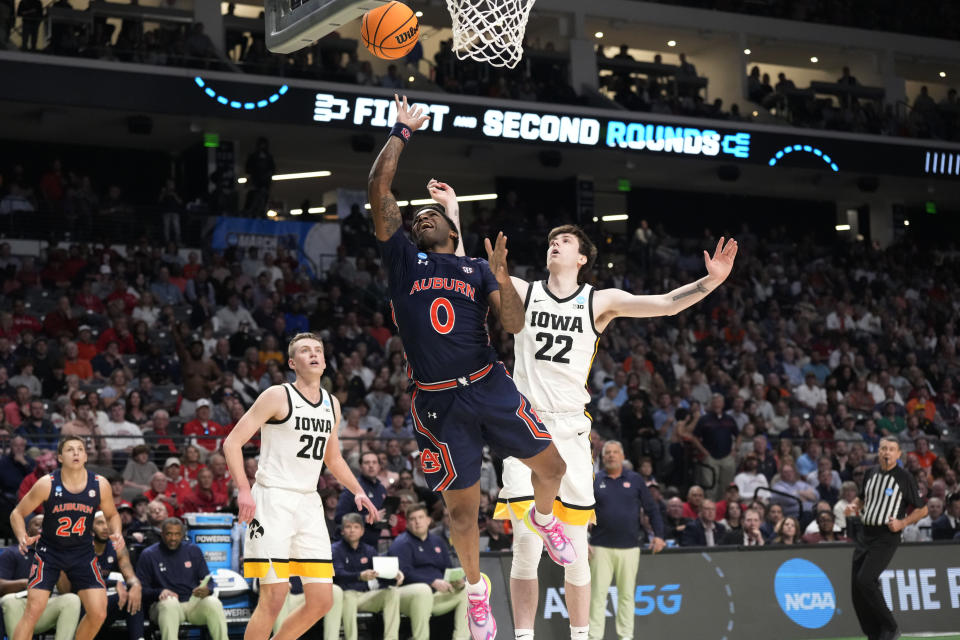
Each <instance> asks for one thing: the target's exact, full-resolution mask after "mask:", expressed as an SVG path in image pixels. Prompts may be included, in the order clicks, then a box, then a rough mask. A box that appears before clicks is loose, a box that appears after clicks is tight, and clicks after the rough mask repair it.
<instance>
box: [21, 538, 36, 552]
mask: <svg viewBox="0 0 960 640" xmlns="http://www.w3.org/2000/svg"><path fill="white" fill-rule="evenodd" d="M39 539H40V536H39V535H36V536H23V537H22V538H20V541H19V542H20V553H22V554H23V555H27V551H29V550H30V547H32V546H33V544H34V543H35V542H36V541H37V540H39Z"/></svg>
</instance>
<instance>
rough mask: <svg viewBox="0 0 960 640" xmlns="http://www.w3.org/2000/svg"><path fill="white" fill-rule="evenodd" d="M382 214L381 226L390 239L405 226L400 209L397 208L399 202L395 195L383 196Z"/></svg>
mask: <svg viewBox="0 0 960 640" xmlns="http://www.w3.org/2000/svg"><path fill="white" fill-rule="evenodd" d="M380 214H381V217H382V220H381V223H380V224H381V226H382V228H383V232H384V233H385V234H387V237H388V238H389V237H390V236H392V235H393V234H394V233H396V231H397V229H399V228H400V225H402V224H403V216H401V215H400V207H399V206H397V200H396V198H394V197H393V194H390V195H386V196H383V198H381V199H380Z"/></svg>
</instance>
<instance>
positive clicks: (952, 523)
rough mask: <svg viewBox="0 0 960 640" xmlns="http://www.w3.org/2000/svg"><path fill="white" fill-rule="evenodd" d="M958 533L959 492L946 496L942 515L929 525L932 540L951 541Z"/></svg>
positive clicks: (959, 513)
mask: <svg viewBox="0 0 960 640" xmlns="http://www.w3.org/2000/svg"><path fill="white" fill-rule="evenodd" d="M958 533H960V491H956V492H954V493H951V494H950V495H948V496H947V504H946V508H945V509H944V510H943V515H942V516H940V517H939V518H937V519H936V520H934V521H933V522H932V523H930V535H931V537H932V538H933V539H934V540H953V539H954V537H955V536H956V535H957V534H958Z"/></svg>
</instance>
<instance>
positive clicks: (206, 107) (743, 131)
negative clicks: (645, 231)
mask: <svg viewBox="0 0 960 640" xmlns="http://www.w3.org/2000/svg"><path fill="white" fill-rule="evenodd" d="M25 60H28V61H29V64H25V63H24V61H25ZM40 60H42V62H38V61H37V57H36V56H23V55H20V54H16V53H0V74H2V76H3V78H4V82H3V83H2V85H0V100H13V101H23V102H30V103H40V104H43V103H48V104H58V105H62V104H67V105H75V106H84V107H101V108H106V109H121V110H125V111H128V112H133V113H157V114H180V115H188V116H198V117H201V116H202V117H209V118H225V119H244V120H251V121H259V122H274V123H282V124H287V125H290V124H292V125H302V126H304V127H309V128H311V129H313V131H314V132H315V135H314V134H312V133H310V132H307V131H306V130H305V132H304V135H305V136H309V137H305V139H309V140H311V141H317V142H320V141H322V140H323V135H324V133H325V132H327V131H328V130H331V129H338V130H350V131H354V132H369V133H374V134H376V133H380V134H383V135H384V136H385V135H386V131H387V128H388V127H389V125H390V123H391V122H392V120H393V118H394V116H395V107H394V105H393V99H392V96H393V91H392V90H385V89H382V88H375V87H360V86H352V85H343V84H330V83H317V82H308V81H301V80H287V79H284V78H265V77H263V76H255V77H251V76H246V77H245V76H243V75H242V74H228V73H222V72H194V71H190V70H185V69H174V68H163V67H150V66H146V65H129V64H120V63H108V62H101V61H83V60H74V59H68V58H59V59H57V58H54V59H53V60H59V61H60V63H51V62H49V61H50V60H51V58H48V57H44V58H41V59H40ZM408 94H409V95H410V99H411V101H412V102H414V103H418V104H421V105H423V108H424V109H425V110H426V111H428V112H429V114H430V116H431V119H430V123H429V124H428V125H427V126H426V127H425V128H424V130H422V131H421V132H420V133H418V134H417V135H418V136H424V137H430V136H443V137H446V138H450V137H455V138H463V139H466V140H483V141H487V142H502V143H516V144H530V145H539V146H541V147H554V148H567V149H597V150H605V151H617V152H620V153H625V154H635V155H636V156H637V157H638V158H639V157H645V158H647V159H654V158H668V157H682V158H693V159H702V160H704V161H707V160H712V161H715V162H722V163H723V164H732V165H737V164H751V165H765V166H767V167H769V168H770V170H771V171H777V170H784V169H785V168H791V167H794V168H806V169H814V170H820V171H825V172H828V173H831V172H837V173H839V172H854V173H861V174H862V173H868V174H881V175H897V176H904V177H930V178H935V179H943V180H960V145H955V144H954V145H950V144H944V143H932V142H929V141H917V140H908V139H902V138H884V137H880V136H865V135H862V136H857V135H852V134H845V133H836V132H833V133H831V132H827V131H817V130H810V129H800V128H791V127H780V126H765V125H757V124H750V123H741V122H734V121H724V120H702V119H695V118H684V117H680V116H671V115H663V114H652V113H642V112H631V111H625V110H612V109H591V108H586V107H577V106H566V105H549V106H545V105H542V104H539V103H529V102H510V101H496V100H491V99H486V98H477V97H471V96H462V95H454V94H445V93H424V92H416V91H408Z"/></svg>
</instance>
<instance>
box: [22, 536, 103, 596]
mask: <svg viewBox="0 0 960 640" xmlns="http://www.w3.org/2000/svg"><path fill="white" fill-rule="evenodd" d="M61 571H63V572H64V573H66V574H67V580H69V581H70V587H71V589H72V590H73V591H81V590H82V589H106V588H107V586H106V584H104V582H103V576H101V575H100V567H98V566H97V556H96V555H95V554H94V552H93V542H91V543H90V548H89V549H86V548H82V549H77V548H73V549H60V550H57V549H54V548H53V547H52V546H50V545H47V544H44V543H43V542H42V541H41V542H39V543H37V552H36V554H35V555H34V558H33V566H32V567H31V568H30V581H29V582H28V583H27V588H28V589H43V590H44V591H53V587H54V585H55V584H57V580H59V579H60V572H61Z"/></svg>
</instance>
